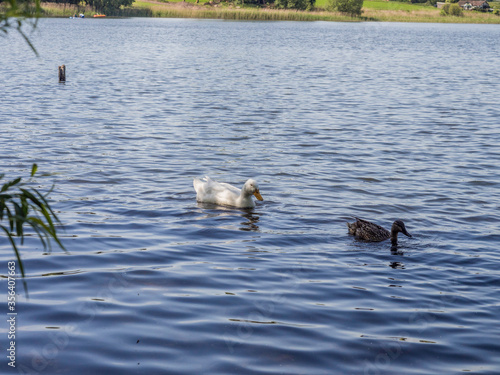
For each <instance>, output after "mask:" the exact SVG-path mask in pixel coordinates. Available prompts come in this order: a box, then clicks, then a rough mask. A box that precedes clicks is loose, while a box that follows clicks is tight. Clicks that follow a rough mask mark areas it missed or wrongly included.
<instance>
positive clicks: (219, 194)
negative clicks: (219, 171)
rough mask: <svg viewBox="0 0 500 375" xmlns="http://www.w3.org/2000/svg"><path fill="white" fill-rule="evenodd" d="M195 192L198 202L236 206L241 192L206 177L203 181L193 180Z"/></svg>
mask: <svg viewBox="0 0 500 375" xmlns="http://www.w3.org/2000/svg"><path fill="white" fill-rule="evenodd" d="M193 186H194V190H196V200H197V201H198V202H204V203H214V204H221V205H234V204H235V203H236V200H237V198H238V197H239V195H240V193H241V190H240V189H238V188H236V187H234V186H232V185H229V184H226V183H221V182H217V181H214V180H212V179H211V178H210V177H208V176H207V177H205V178H204V179H203V180H200V179H198V178H195V179H194V180H193Z"/></svg>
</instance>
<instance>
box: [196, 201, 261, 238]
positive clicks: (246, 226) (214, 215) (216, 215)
mask: <svg viewBox="0 0 500 375" xmlns="http://www.w3.org/2000/svg"><path fill="white" fill-rule="evenodd" d="M197 206H198V207H199V208H201V209H203V212H204V215H202V216H200V217H198V218H197V219H198V220H206V219H211V220H215V221H217V222H220V223H219V225H217V227H218V228H222V229H232V230H234V229H238V230H242V231H245V232H258V231H259V225H258V222H259V220H260V214H259V213H257V212H255V211H254V210H253V209H243V208H241V209H237V208H231V207H224V206H218V205H215V204H211V203H201V202H198V203H197ZM237 216H239V217H240V218H243V220H244V221H242V222H240V223H239V225H238V226H236V225H235V224H234V221H233V220H229V219H231V218H234V217H237Z"/></svg>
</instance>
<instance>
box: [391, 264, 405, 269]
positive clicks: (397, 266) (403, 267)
mask: <svg viewBox="0 0 500 375" xmlns="http://www.w3.org/2000/svg"><path fill="white" fill-rule="evenodd" d="M389 267H391V268H394V269H398V270H404V269H405V265H404V263H401V262H390V263H389Z"/></svg>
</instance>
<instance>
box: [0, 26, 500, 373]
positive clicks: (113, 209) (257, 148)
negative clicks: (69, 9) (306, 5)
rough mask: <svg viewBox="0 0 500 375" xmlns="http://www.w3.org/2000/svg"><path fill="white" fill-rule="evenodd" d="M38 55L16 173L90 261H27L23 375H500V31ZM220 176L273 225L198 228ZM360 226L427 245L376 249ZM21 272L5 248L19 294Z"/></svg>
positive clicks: (322, 30) (213, 218) (213, 41)
mask: <svg viewBox="0 0 500 375" xmlns="http://www.w3.org/2000/svg"><path fill="white" fill-rule="evenodd" d="M31 38H32V41H33V43H34V45H35V47H36V48H37V50H38V52H39V54H40V57H39V58H36V57H35V56H34V54H33V53H32V52H31V51H30V50H29V47H27V45H26V44H25V43H24V42H23V41H22V39H21V38H20V37H19V36H17V35H15V34H12V35H10V36H9V37H8V38H1V39H0V54H1V64H0V87H1V93H0V127H1V131H0V171H1V172H2V173H6V175H7V176H6V177H11V178H14V177H17V176H20V175H23V176H28V174H29V170H30V167H31V164H32V163H33V162H36V163H38V165H39V169H40V173H39V175H38V177H36V178H35V179H34V180H33V181H32V186H34V187H37V188H39V189H41V190H43V191H48V190H49V189H50V187H51V186H52V184H55V187H54V191H53V192H52V193H51V195H50V197H51V204H52V206H53V207H54V209H55V210H56V212H57V214H58V215H59V217H60V219H61V221H62V222H63V224H64V230H63V231H61V237H62V240H63V243H64V245H65V246H66V247H67V249H68V253H64V252H63V251H61V250H59V249H58V248H57V247H54V249H53V250H52V252H48V251H45V250H44V249H43V247H42V246H41V244H40V243H39V241H37V239H36V236H33V235H31V236H29V237H28V238H27V239H26V241H25V244H24V245H23V246H22V247H21V249H22V250H21V253H22V257H23V260H24V266H25V268H26V273H27V278H26V282H27V286H28V291H29V299H28V298H27V296H26V293H25V292H24V290H23V287H22V283H21V281H20V280H18V283H17V292H18V296H17V306H18V316H17V319H18V320H17V337H16V346H17V354H16V364H17V368H16V369H11V368H10V367H9V366H8V365H7V362H8V360H7V359H6V358H5V357H2V358H3V359H1V360H0V368H1V369H2V373H4V372H5V373H17V372H20V373H23V374H438V373H439V374H455V373H461V372H471V373H476V374H498V373H500V356H499V353H500V341H499V337H500V325H499V322H498V316H499V313H500V302H499V301H500V271H499V269H500V255H499V247H498V245H499V243H500V231H499V225H498V223H499V220H500V211H499V208H500V192H499V187H500V184H499V181H500V126H499V118H500V106H499V101H498V97H499V93H500V81H499V79H498V77H500V57H499V56H500V44H499V43H497V41H498V40H500V28H499V27H498V26H496V25H451V24H447V25H440V24H397V23H393V24H389V23H324V22H314V23H295V22H227V21H211V20H203V21H201V20H176V19H105V20H93V19H84V20H69V19H47V20H42V21H41V22H40V24H39V27H38V29H37V31H36V32H35V33H34V34H33V35H32V36H31ZM61 64H65V65H66V75H67V82H66V83H58V82H57V66H58V65H61ZM204 175H209V176H210V177H212V178H213V179H215V180H218V181H223V182H229V183H231V184H234V185H237V186H242V185H243V183H244V182H245V181H246V179H248V178H250V177H252V178H255V179H256V180H257V181H258V182H259V185H260V191H261V194H262V196H263V198H264V201H263V202H258V203H257V206H256V208H255V209H252V210H241V209H231V208H224V207H217V206H213V205H204V204H199V203H197V202H196V199H195V196H196V195H195V192H194V189H193V187H192V179H193V178H194V177H202V176H204ZM353 216H358V217H362V218H364V219H368V220H372V221H375V222H376V223H378V224H380V225H382V226H384V227H386V228H389V227H390V225H391V223H392V222H393V221H394V220H395V219H402V220H404V221H405V223H406V226H407V229H408V231H409V232H410V233H411V234H412V235H413V237H412V238H407V237H405V236H400V241H399V247H398V249H397V250H392V251H391V247H390V243H388V242H381V243H366V242H362V241H360V240H357V239H355V238H353V237H351V236H349V235H348V233H347V227H346V224H345V223H346V222H347V221H350V220H352V217H353ZM12 259H13V252H12V250H11V248H10V246H9V244H8V242H7V240H6V239H5V237H1V238H0V274H2V275H3V276H6V275H7V262H8V261H9V260H12ZM2 265H3V266H2ZM0 284H1V285H2V286H1V290H3V292H1V293H0V304H1V305H2V306H5V307H2V311H5V318H2V319H0V321H1V322H2V323H0V348H1V349H2V350H3V351H4V353H5V351H6V350H5V349H7V347H8V346H7V345H8V340H7V330H8V327H7V324H6V319H7V315H6V314H7V283H6V279H5V278H2V279H1V281H0Z"/></svg>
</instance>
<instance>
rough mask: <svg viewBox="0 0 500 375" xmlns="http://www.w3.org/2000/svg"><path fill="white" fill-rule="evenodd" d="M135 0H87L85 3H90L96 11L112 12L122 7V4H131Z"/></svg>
mask: <svg viewBox="0 0 500 375" xmlns="http://www.w3.org/2000/svg"><path fill="white" fill-rule="evenodd" d="M133 3H134V0H85V4H87V5H90V6H91V7H92V8H94V9H95V10H96V12H100V13H105V14H111V13H113V11H115V10H118V9H120V7H121V6H124V7H126V6H130V5H132V4H133Z"/></svg>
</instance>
